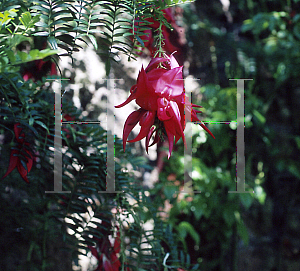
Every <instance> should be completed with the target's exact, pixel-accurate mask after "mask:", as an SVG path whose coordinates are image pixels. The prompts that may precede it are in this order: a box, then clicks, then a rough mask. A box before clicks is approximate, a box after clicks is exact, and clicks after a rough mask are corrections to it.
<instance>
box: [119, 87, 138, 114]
mask: <svg viewBox="0 0 300 271" xmlns="http://www.w3.org/2000/svg"><path fill="white" fill-rule="evenodd" d="M134 87H135V88H136V85H134V86H132V87H131V89H130V92H131V94H130V95H129V97H128V98H127V99H126V101H125V102H124V103H121V104H119V105H115V108H120V107H123V106H124V105H126V104H128V103H130V102H131V101H132V100H134V99H136V96H137V90H136V89H133V88H134Z"/></svg>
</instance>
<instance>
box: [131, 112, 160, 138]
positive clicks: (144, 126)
mask: <svg viewBox="0 0 300 271" xmlns="http://www.w3.org/2000/svg"><path fill="white" fill-rule="evenodd" d="M155 113H156V112H155V111H146V112H145V113H144V114H143V116H142V117H141V120H140V125H141V130H140V132H139V134H138V135H137V137H136V138H135V139H132V140H129V141H128V142H129V143H133V142H136V141H139V140H141V139H143V138H144V137H145V136H147V134H148V133H149V131H150V128H151V126H152V125H153V124H154V120H155V115H156V114H155Z"/></svg>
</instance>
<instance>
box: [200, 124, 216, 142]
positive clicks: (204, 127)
mask: <svg viewBox="0 0 300 271" xmlns="http://www.w3.org/2000/svg"><path fill="white" fill-rule="evenodd" d="M199 124H200V126H201V127H202V128H203V129H204V130H205V131H206V132H208V133H209V134H210V135H211V136H212V137H213V138H214V139H216V138H215V137H214V135H213V134H212V132H211V131H210V130H209V129H208V128H207V127H206V126H205V125H204V124H203V123H201V122H200V123H199Z"/></svg>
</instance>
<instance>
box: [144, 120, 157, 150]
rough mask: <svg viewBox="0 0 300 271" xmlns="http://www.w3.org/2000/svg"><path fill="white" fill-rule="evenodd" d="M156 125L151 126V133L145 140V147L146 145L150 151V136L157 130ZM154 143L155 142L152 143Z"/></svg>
mask: <svg viewBox="0 0 300 271" xmlns="http://www.w3.org/2000/svg"><path fill="white" fill-rule="evenodd" d="M155 128H156V127H155V126H153V127H151V128H150V130H149V133H148V135H147V137H146V140H145V147H146V152H147V153H148V148H149V142H150V138H151V136H152V135H153V133H154V131H155ZM152 144H153V143H152Z"/></svg>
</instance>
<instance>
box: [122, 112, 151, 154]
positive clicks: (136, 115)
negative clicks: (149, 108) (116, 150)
mask: <svg viewBox="0 0 300 271" xmlns="http://www.w3.org/2000/svg"><path fill="white" fill-rule="evenodd" d="M145 112H146V110H144V109H142V108H140V109H139V110H137V111H133V112H132V113H131V114H130V115H129V116H128V118H127V120H126V121H125V124H124V129H123V149H124V151H125V147H126V141H127V138H128V136H129V134H130V132H131V131H132V129H133V128H134V127H135V126H136V124H137V123H138V122H139V120H140V118H141V117H142V115H143V114H144V113H145Z"/></svg>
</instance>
